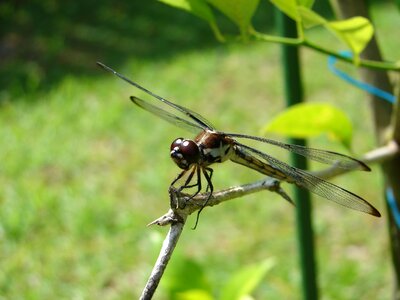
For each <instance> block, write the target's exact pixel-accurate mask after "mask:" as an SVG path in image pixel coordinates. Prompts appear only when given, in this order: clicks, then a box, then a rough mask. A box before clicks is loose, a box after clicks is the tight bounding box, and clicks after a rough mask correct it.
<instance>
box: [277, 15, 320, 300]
mask: <svg viewBox="0 0 400 300" xmlns="http://www.w3.org/2000/svg"><path fill="white" fill-rule="evenodd" d="M277 24H278V28H279V32H280V34H281V35H282V36H287V37H296V34H297V33H296V23H295V22H294V21H292V20H291V19H289V18H288V17H286V16H285V15H284V14H283V13H282V12H280V11H278V13H277ZM282 60H283V70H284V71H283V73H284V80H285V83H284V86H285V98H286V104H287V106H291V105H294V104H296V103H300V102H302V101H303V89H302V82H301V74H300V61H299V51H298V48H297V47H295V46H288V45H283V46H282ZM290 143H293V144H297V145H304V146H305V145H306V142H305V140H303V139H290ZM291 161H292V164H293V165H294V166H295V167H297V168H300V169H306V168H307V160H306V159H305V158H304V157H302V156H299V155H291ZM294 192H295V193H294V197H295V203H296V225H297V237H298V248H299V252H300V266H301V275H302V294H303V299H305V300H314V299H318V290H317V277H316V264H315V255H314V236H313V228H312V218H311V202H310V193H309V192H308V191H306V190H304V189H300V188H298V187H295V189H294Z"/></svg>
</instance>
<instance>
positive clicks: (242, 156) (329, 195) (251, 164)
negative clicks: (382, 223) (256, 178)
mask: <svg viewBox="0 0 400 300" xmlns="http://www.w3.org/2000/svg"><path fill="white" fill-rule="evenodd" d="M97 64H98V65H99V66H100V67H102V68H103V69H105V70H107V71H109V72H111V73H113V74H114V75H116V76H118V77H119V78H120V79H122V80H124V81H125V82H127V83H129V84H131V85H133V86H135V87H136V88H138V89H139V90H141V91H143V92H145V93H146V94H148V95H150V96H151V97H153V98H155V100H156V103H157V104H159V105H154V104H152V103H150V101H145V100H142V99H140V98H138V97H135V96H131V97H130V99H131V101H132V102H133V103H134V104H136V105H137V106H139V107H140V108H142V109H144V110H146V111H148V112H150V113H152V114H153V115H156V116H157V117H159V118H161V119H163V120H165V121H167V122H169V123H172V124H174V125H176V126H178V127H181V128H184V129H186V130H188V131H191V132H193V133H195V134H196V136H195V138H194V139H185V138H182V137H179V138H177V139H175V140H174V141H173V142H172V144H171V146H170V156H171V158H172V160H173V161H174V162H175V163H176V165H177V166H178V167H179V168H180V169H182V171H181V172H180V173H179V175H178V176H177V177H176V178H175V179H174V180H173V181H172V183H171V187H172V186H174V185H175V184H176V183H177V182H178V181H179V180H180V179H182V178H186V179H185V180H184V183H183V184H182V185H181V186H180V187H179V189H178V191H179V192H181V191H183V190H184V189H190V188H195V189H196V190H195V192H194V193H193V194H191V195H190V197H189V200H190V199H193V198H194V197H195V196H196V195H197V194H199V193H200V191H201V190H202V179H201V178H202V177H204V178H205V180H206V182H207V186H206V192H208V191H209V193H208V196H207V197H206V200H204V202H203V204H202V205H201V208H200V209H199V210H198V213H197V219H196V224H195V227H194V228H196V226H197V223H198V219H199V215H200V212H201V211H202V209H203V208H205V207H206V206H207V203H208V201H209V199H210V198H211V196H212V194H213V191H214V186H213V183H212V180H211V179H212V175H213V169H212V168H211V166H213V165H214V164H218V163H223V162H225V161H232V162H234V163H237V164H239V165H243V166H245V167H247V168H250V169H253V170H255V171H258V172H259V173H261V174H263V175H267V176H269V177H272V178H275V179H277V180H279V181H284V182H288V183H291V184H294V185H296V186H298V187H300V188H304V189H307V190H309V191H310V192H312V193H314V194H316V195H319V196H321V197H323V198H325V199H327V200H330V201H333V202H336V203H337V204H340V205H343V206H345V207H347V208H350V209H353V210H357V211H360V212H364V213H367V214H370V215H373V216H376V217H380V216H381V215H380V213H379V211H378V210H377V209H376V208H375V207H374V206H372V205H371V204H370V203H369V202H368V201H366V200H364V199H363V198H361V197H360V196H358V195H356V194H354V193H352V192H350V191H348V190H346V189H344V188H342V187H340V186H337V185H335V184H333V183H331V182H328V181H326V180H324V179H322V178H319V177H317V176H315V175H313V174H312V173H310V172H308V171H305V170H302V169H299V168H296V167H293V166H291V165H289V164H287V163H285V162H283V161H280V160H278V159H276V158H274V157H272V156H271V155H269V154H267V153H265V152H262V151H260V150H258V149H256V148H253V147H250V146H248V145H246V144H244V143H242V142H239V141H238V140H240V141H242V140H253V141H257V142H260V143H266V144H270V145H273V146H276V147H279V148H282V149H285V150H287V151H290V152H293V153H295V154H298V155H302V156H304V157H307V158H309V159H311V160H314V161H317V162H320V163H325V164H329V165H334V166H337V167H339V168H343V169H352V170H363V171H370V170H371V169H370V168H369V167H368V166H367V165H366V164H365V163H363V162H362V161H360V160H357V159H355V158H352V157H350V156H347V155H345V154H340V153H337V152H333V151H327V150H321V149H315V148H310V147H305V146H300V145H294V144H287V143H283V142H279V141H276V140H272V139H268V138H264V137H258V136H251V135H246V134H240V133H227V132H224V131H218V130H216V129H214V126H213V125H212V124H211V123H210V122H209V121H208V120H207V119H205V118H204V117H203V116H201V115H200V114H198V113H197V112H194V111H192V110H190V109H188V108H185V107H183V106H181V105H179V104H175V103H173V102H171V101H168V100H167V99H165V98H163V97H160V96H158V95H156V94H155V93H153V92H151V91H150V90H148V89H146V88H144V87H143V86H141V85H139V84H137V83H136V82H134V81H132V80H130V79H128V78H127V77H125V76H124V75H122V74H120V73H118V72H116V71H114V70H113V69H111V68H110V67H108V66H106V65H104V64H103V63H100V62H97ZM163 105H167V106H168V107H169V110H166V109H164V108H162V107H163ZM171 110H172V112H171ZM184 176H185V177H184ZM194 178H196V179H195V183H192V180H194Z"/></svg>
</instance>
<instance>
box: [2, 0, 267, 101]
mask: <svg viewBox="0 0 400 300" xmlns="http://www.w3.org/2000/svg"><path fill="white" fill-rule="evenodd" d="M268 11H269V13H271V10H270V9H269V10H268ZM264 17H265V16H264ZM261 18H262V17H261ZM0 19H2V26H1V29H0V32H1V39H0V57H2V59H1V60H0V100H2V99H4V98H12V97H15V96H18V95H22V94H25V93H34V92H42V91H46V90H48V89H50V88H51V87H52V86H53V85H54V84H56V83H57V82H59V81H60V80H61V79H62V78H63V77H64V76H68V75H74V76H79V75H97V74H102V73H101V72H99V71H98V68H97V67H96V66H95V62H96V61H97V60H101V61H104V62H107V63H108V64H110V65H112V66H113V67H115V68H118V67H119V66H121V65H122V64H124V62H125V60H127V59H129V58H132V57H135V59H138V60H158V59H168V58H169V57H171V56H173V55H175V54H177V53H179V52H182V51H190V50H196V51H198V50H202V49H205V48H209V47H218V46H219V43H218V42H217V41H216V40H215V38H214V36H213V34H212V32H211V30H210V28H209V27H208V24H206V23H205V22H203V21H202V20H200V19H198V18H196V17H194V16H192V15H190V14H188V13H186V12H183V11H180V10H177V9H175V8H171V7H169V6H166V5H164V4H162V3H160V2H158V1H137V0H136V1H135V0H133V1H112V2H111V1H93V0H86V1H56V0H44V1H38V0H34V1H6V2H3V3H1V4H0ZM220 19H221V18H220ZM259 19H260V17H259ZM267 19H268V20H270V21H269V23H271V18H267ZM266 24H267V23H266ZM221 25H222V26H225V27H228V30H231V32H235V31H234V28H233V26H232V25H231V24H229V22H228V21H227V20H223V21H222V24H221ZM264 27H265V26H264ZM3 89H4V90H3ZM2 90H3V91H2Z"/></svg>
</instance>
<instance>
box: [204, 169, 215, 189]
mask: <svg viewBox="0 0 400 300" xmlns="http://www.w3.org/2000/svg"><path fill="white" fill-rule="evenodd" d="M207 170H208V171H209V172H210V174H209V179H207V177H206V179H207V188H206V193H207V192H208V189H209V188H210V184H209V183H208V182H211V178H212V176H213V172H214V170H213V169H211V168H207ZM204 176H205V175H204Z"/></svg>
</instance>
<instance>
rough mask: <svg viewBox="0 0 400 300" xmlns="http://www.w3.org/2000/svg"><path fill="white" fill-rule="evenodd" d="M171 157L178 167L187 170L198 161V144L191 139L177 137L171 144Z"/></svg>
mask: <svg viewBox="0 0 400 300" xmlns="http://www.w3.org/2000/svg"><path fill="white" fill-rule="evenodd" d="M171 158H172V160H173V161H174V162H175V163H176V164H177V165H178V167H179V168H181V169H184V170H188V169H189V168H190V167H191V166H192V165H193V164H196V163H198V161H199V158H200V150H199V146H197V144H196V143H195V142H194V141H192V140H185V139H183V138H177V139H176V140H175V141H173V142H172V144H171Z"/></svg>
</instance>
